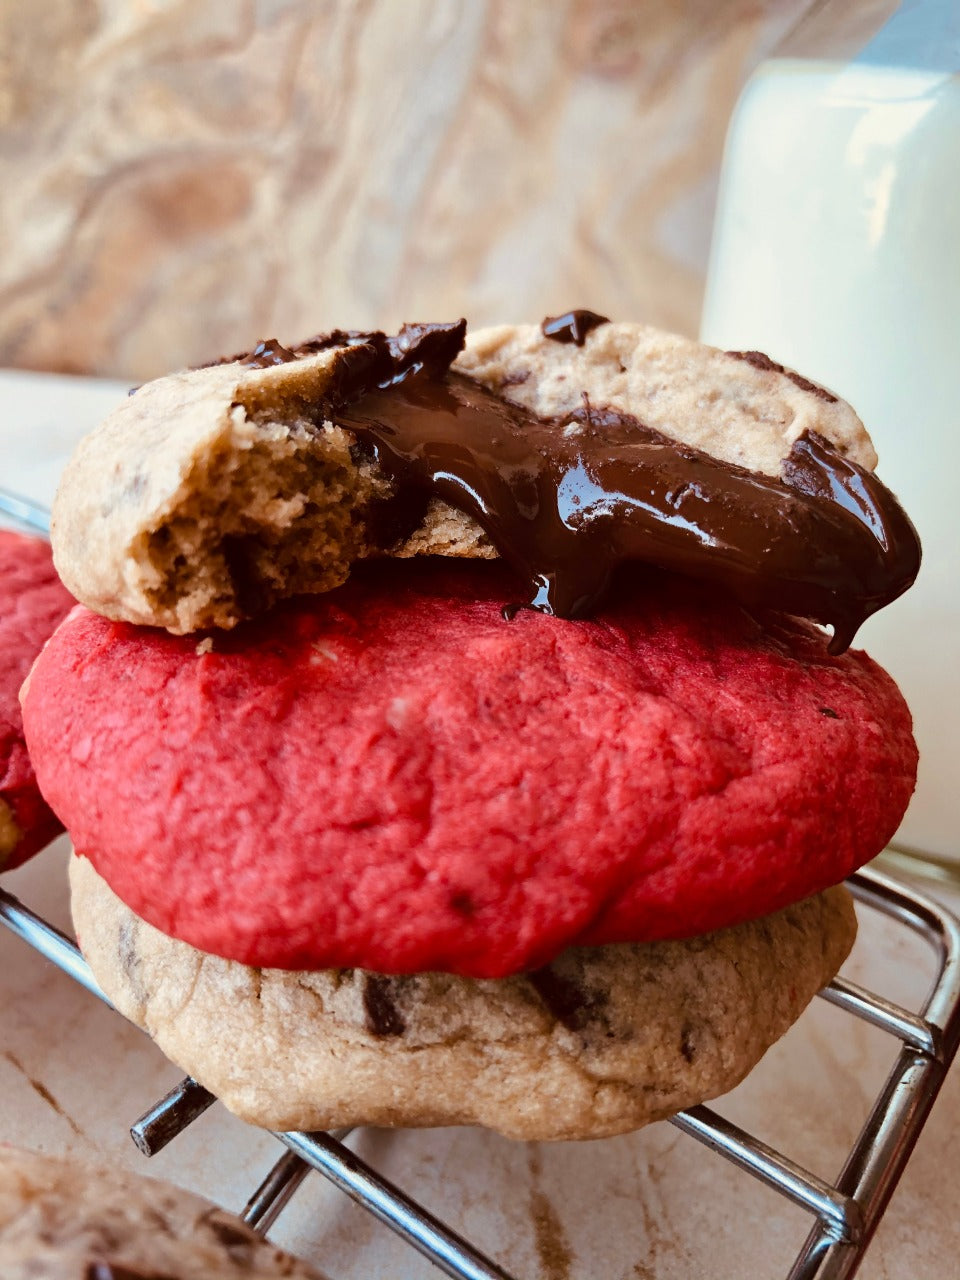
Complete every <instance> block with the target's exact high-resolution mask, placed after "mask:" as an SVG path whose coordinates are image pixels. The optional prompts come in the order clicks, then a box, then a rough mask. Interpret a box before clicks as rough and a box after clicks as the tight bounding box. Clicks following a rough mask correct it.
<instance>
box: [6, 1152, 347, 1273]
mask: <svg viewBox="0 0 960 1280" xmlns="http://www.w3.org/2000/svg"><path fill="white" fill-rule="evenodd" d="M0 1276H3V1280H43V1278H44V1277H49V1278H50V1280H54V1278H55V1280H235V1278H236V1280H239V1278H240V1277H242V1276H245V1277H247V1278H248V1280H251V1278H255V1280H324V1277H323V1276H322V1275H321V1273H320V1272H319V1271H315V1270H314V1269H313V1268H312V1267H308V1266H306V1265H305V1264H304V1263H302V1262H298V1261H297V1259H296V1258H293V1257H291V1256H290V1254H288V1253H281V1252H280V1250H279V1249H275V1248H274V1247H273V1246H272V1245H270V1244H267V1243H266V1242H265V1241H263V1240H261V1239H260V1238H259V1236H256V1235H255V1234H254V1233H253V1232H252V1231H251V1230H250V1228H249V1227H247V1226H245V1225H244V1224H243V1223H242V1222H241V1221H240V1220H239V1218H235V1217H234V1216H233V1214H230V1213H225V1212H224V1211H223V1210H222V1209H217V1208H216V1207H215V1206H214V1205H212V1204H210V1203H209V1202H208V1201H206V1200H201V1199H200V1198H199V1197H198V1196H194V1195H191V1194H190V1193H189V1192H187V1191H181V1190H180V1189H179V1188H178V1187H172V1186H170V1185H169V1184H168V1183H164V1182H157V1181H155V1180H154V1179H152V1178H138V1177H137V1176H136V1175H135V1174H130V1173H119V1172H117V1171H116V1170H114V1169H104V1168H100V1167H98V1166H95V1165H87V1164H81V1163H79V1162H78V1161H75V1160H56V1159H53V1158H52V1157H50V1156H42V1155H37V1154H36V1153H34V1152H32V1151H19V1150H17V1149H16V1148H14V1147H0Z"/></svg>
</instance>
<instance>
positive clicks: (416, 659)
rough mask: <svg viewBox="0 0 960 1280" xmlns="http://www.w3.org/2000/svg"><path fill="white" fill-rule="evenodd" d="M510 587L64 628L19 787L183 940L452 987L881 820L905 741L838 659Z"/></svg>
mask: <svg viewBox="0 0 960 1280" xmlns="http://www.w3.org/2000/svg"><path fill="white" fill-rule="evenodd" d="M621 594H626V593H621ZM508 599H510V583H509V579H507V578H505V577H504V575H503V572H502V570H501V569H500V568H499V567H498V566H496V565H485V564H477V563H475V564H470V565H452V566H451V565H449V564H447V565H443V566H438V565H436V564H433V563H422V564H413V563H404V564H402V565H398V564H397V563H393V564H390V565H389V566H388V567H387V568H386V569H382V568H377V567H368V568H367V569H366V570H365V571H363V572H362V573H360V572H358V573H357V574H356V575H355V577H354V578H353V579H351V581H350V582H349V583H348V584H347V585H346V586H344V587H342V588H340V589H338V590H337V591H335V592H331V593H329V594H327V595H325V596H321V597H316V598H312V599H309V600H300V601H294V602H292V603H290V604H288V605H286V606H283V607H281V608H280V609H279V610H276V611H274V612H273V613H272V614H270V615H269V616H268V617H267V618H265V619H264V620H263V621H262V622H260V623H256V624H246V625H244V626H242V627H240V628H238V629H237V630H236V631H234V632H231V633H229V634H228V635H218V636H216V638H209V639H206V640H200V641H199V643H198V637H197V636H193V637H174V636H171V635H168V634H166V633H163V632H159V631H152V630H146V629H144V628H137V627H133V626H130V625H128V624H124V623H114V622H110V621H107V620H105V619H104V618H101V617H98V616H96V615H94V614H92V613H89V612H87V611H85V610H80V609H78V610H77V611H76V612H75V613H74V614H73V615H72V616H71V618H70V619H69V620H68V621H67V622H66V623H65V624H64V625H63V626H62V627H61V628H60V629H59V630H58V631H57V633H56V635H55V636H54V637H53V639H52V640H51V642H50V644H49V645H48V646H47V648H46V649H45V651H44V653H43V654H42V656H41V657H40V659H39V661H38V662H37V664H36V667H35V669H34V673H33V676H32V678H31V683H30V687H29V691H28V693H27V696H26V698H25V703H24V717H25V723H26V729H27V736H28V741H29V744H30V749H31V753H32V755H33V758H34V761H35V763H36V768H37V773H38V777H39V779H40V783H41V786H42V788H43V792H44V795H45V796H46V797H47V798H48V800H49V801H50V803H51V804H52V806H53V807H54V809H55V810H56V811H57V813H58V814H59V815H60V817H61V818H62V819H63V820H64V822H65V824H66V825H67V827H68V829H69V830H70V832H71V835H72V836H73V839H74V843H75V845H76V847H77V849H78V851H79V852H80V853H82V854H85V855H86V856H87V857H88V858H90V860H91V862H92V863H93V864H94V866H95V867H96V869H97V870H98V871H99V873H100V874H101V875H102V876H103V877H104V878H105V879H106V880H107V881H108V883H109V884H110V885H111V887H112V888H113V889H114V891H115V892H116V893H117V894H118V895H119V896H120V897H121V898H122V899H123V900H124V901H125V902H126V903H127V904H128V905H129V906H130V907H131V908H132V909H133V910H134V911H135V912H136V913H137V914H138V915H140V916H142V917H143V918H144V919H146V920H148V921H149V922H150V923H152V924H154V925H156V926H157V927H158V928H160V929H161V930H163V931H165V932H167V933H169V934H172V935H174V936H175V937H178V938H181V939H183V940H184V941H186V942H189V943H192V944H193V945H194V946H195V947H198V948H200V949H201V950H203V951H208V952H214V953H216V954H220V955H224V956H227V957H229V958H232V959H235V960H239V961H242V962H244V963H247V964H251V965H257V966H263V967H271V968H272V967H279V968H299V969H321V968H345V967H358V968H363V969H370V970H375V971H378V972H380V973H406V972H416V971H424V970H446V971H449V972H453V973H459V974H464V975H469V976H473V977H499V976H503V975H506V974H510V973H515V972H518V971H521V970H529V969H532V968H534V967H536V966H539V965H543V964H545V963H547V962H548V961H549V960H550V959H551V958H552V957H554V956H556V955H557V954H558V953H559V952H560V951H561V950H563V949H564V948H565V947H568V946H571V945H576V944H582V943H590V944H594V943H602V942H611V941H621V940H628V939H629V940H632V941H641V940H648V939H659V938H672V937H686V936H692V935H695V934H701V933H706V932H708V931H710V930H713V929H718V928H721V927H723V926H726V925H731V924H735V923H738V922H741V921H744V920H748V919H752V918H755V917H758V916H761V915H765V914H768V913H770V912H773V911H776V910H778V909H780V908H781V907H783V906H786V905H787V904H790V903H793V902H796V901H798V900H799V899H802V898H805V897H807V896H808V895H810V894H813V893H815V892H818V891H820V890H821V889H824V888H826V887H827V886H829V885H833V884H836V883H837V882H838V881H840V880H842V879H843V878H844V876H846V875H847V874H849V873H850V872H851V871H852V870H853V869H855V868H856V867H858V866H859V865H861V864H862V863H863V862H865V861H867V860H868V859H869V858H871V857H873V856H874V855H875V854H876V853H877V852H879V850H880V849H881V848H882V847H883V845H884V843H885V842H886V841H887V839H888V838H889V837H890V835H891V834H892V833H893V831H894V829H895V828H896V826H897V824H898V822H899V820H900V817H901V815H902V813H903V811H904V809H905V807H906V804H907V801H908V799H909V797H910V794H911V791H912V789H913V785H914V777H915V771H916V760H917V755H916V748H915V745H914V742H913V738H912V735H911V731H910V716H909V713H908V711H907V708H906V706H905V704H904V702H903V699H902V698H901V696H900V694H899V692H898V690H897V689H896V687H895V685H894V684H893V682H892V681H891V680H890V679H889V677H888V676H887V675H886V674H885V673H884V672H883V671H881V670H880V668H879V667H877V666H876V665H875V664H874V663H873V662H872V661H871V660H870V659H869V658H868V657H866V655H864V654H862V653H856V652H850V653H846V654H844V655H843V656H841V657H830V656H828V654H827V652H826V642H825V638H824V636H823V634H822V633H821V632H819V631H818V630H817V629H816V628H814V627H813V626H811V625H808V624H806V623H803V622H799V621H795V620H792V619H788V618H783V617H778V616H776V615H765V616H763V618H762V626H761V625H760V620H758V618H757V617H756V616H754V615H752V614H751V613H749V612H748V611H746V610H745V609H743V608H741V607H739V606H738V605H736V604H733V603H731V602H730V601H729V600H723V599H722V598H720V597H718V596H716V595H713V594H711V593H710V592H709V591H707V590H706V589H702V588H700V587H697V586H695V585H693V584H691V583H690V582H686V581H682V580H679V579H674V580H669V579H667V578H665V577H661V576H660V575H658V574H655V573H650V574H646V575H644V577H643V580H642V582H641V583H640V584H639V586H638V588H637V590H636V592H635V593H634V594H633V599H632V601H631V602H627V603H624V602H620V603H618V604H616V605H615V606H612V607H610V608H609V609H608V610H607V611H606V612H605V613H604V614H603V615H602V617H601V618H599V619H597V620H593V621H573V622H571V621H563V620H560V619H557V618H553V617H549V616H545V615H543V614H538V613H533V612H529V611H525V610H522V611H520V612H519V613H517V615H516V617H515V618H514V619H513V620H512V621H509V622H508V621H505V620H504V618H503V616H502V615H501V605H502V604H503V602H504V600H508ZM107 798H108V799H109V803H107V802H106V801H107Z"/></svg>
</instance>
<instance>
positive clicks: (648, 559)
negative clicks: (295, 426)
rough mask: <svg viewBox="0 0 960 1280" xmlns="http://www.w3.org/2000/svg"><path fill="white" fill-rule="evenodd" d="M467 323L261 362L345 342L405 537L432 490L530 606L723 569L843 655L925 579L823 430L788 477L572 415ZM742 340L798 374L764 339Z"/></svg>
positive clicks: (367, 443) (905, 529)
mask: <svg viewBox="0 0 960 1280" xmlns="http://www.w3.org/2000/svg"><path fill="white" fill-rule="evenodd" d="M603 323H606V321H605V320H604V317H602V316H597V315H595V314H594V313H593V312H589V311H571V312H568V313H567V314H566V315H563V316H557V317H555V318H553V319H548V320H545V321H544V324H543V332H544V333H545V334H546V335H547V336H548V337H551V338H554V339H555V340H557V341H560V342H575V343H577V344H578V345H581V344H582V342H583V340H584V338H585V337H586V334H587V333H588V332H589V331H590V329H591V328H594V327H595V326H596V325H598V324H603ZM465 333H466V321H464V320H460V321H457V322H456V323H454V324H417V325H404V327H403V328H402V329H401V331H400V333H399V334H397V335H396V336H390V337H388V336H387V335H386V334H383V333H380V332H373V333H363V332H358V331H356V330H335V331H334V332H333V333H330V334H321V335H318V336H317V337H316V338H312V339H310V340H309V341H308V342H306V343H303V344H302V345H301V346H300V347H298V348H297V349H296V350H295V351H290V350H288V349H287V348H286V347H282V346H280V344H279V343H276V342H270V343H261V344H260V346H259V347H258V348H257V349H256V351H255V352H254V353H253V357H252V358H251V359H250V360H249V363H251V364H253V363H255V361H261V362H262V363H270V364H273V363H283V362H285V361H287V360H293V359H297V358H299V357H301V356H305V355H309V354H311V353H313V352H317V351H322V350H325V349H328V348H330V347H345V348H346V349H345V350H344V351H343V353H342V356H341V358H340V360H339V362H338V365H337V368H336V370H335V376H334V379H333V384H332V387H331V390H330V393H329V396H328V400H327V402H326V403H325V404H324V406H323V411H324V414H325V416H326V417H327V418H330V419H332V420H334V421H336V422H338V423H339V424H341V425H342V426H344V427H346V428H348V429H349V430H350V431H351V432H353V434H354V435H355V436H356V438H357V441H358V443H359V446H360V448H361V449H363V450H365V451H366V452H368V453H369V454H371V455H372V456H373V457H374V458H375V459H376V461H377V462H378V464H379V466H380V467H381V469H382V470H383V471H384V472H385V473H386V474H387V475H389V476H390V477H391V478H392V479H393V480H394V481H395V483H396V486H397V493H396V496H395V497H394V498H392V499H391V500H390V502H389V506H388V507H385V515H384V520H383V522H382V524H383V527H384V529H385V530H389V531H392V532H393V533H394V534H395V535H396V536H397V537H399V536H402V533H401V532H400V531H403V530H409V529H413V528H415V527H416V525H417V524H418V522H419V521H420V519H421V518H422V515H423V512H424V511H425V509H426V505H427V503H428V501H429V500H430V498H431V497H434V496H436V497H439V498H442V499H443V500H444V501H446V502H448V503H449V504H450V505H451V506H453V507H456V508H458V509H459V510H461V511H464V512H465V513H466V514H467V515H469V516H471V517H472V518H473V519H474V520H476V522H477V523H478V524H479V525H480V526H481V528H483V529H484V530H485V531H486V533H487V534H488V536H489V537H490V540H491V541H492V542H493V544H494V546H495V547H496V548H497V550H498V552H499V553H500V555H501V556H502V557H503V558H504V560H506V561H507V562H508V563H509V564H511V565H512V566H513V568H514V569H515V570H516V572H517V573H518V574H519V575H520V576H521V577H522V579H523V580H524V581H525V582H526V583H527V584H528V588H529V589H528V595H527V600H526V604H527V605H528V606H529V607H531V608H534V609H538V610H541V611H542V612H545V613H553V614H557V615H559V616H560V617H578V616H581V615H583V614H585V613H587V612H589V611H590V610H592V609H594V608H595V607H596V606H597V605H598V604H599V603H600V601H601V600H602V598H603V596H604V594H605V593H606V591H607V589H608V587H609V585H610V581H611V579H612V577H613V574H614V571H615V570H616V569H617V568H618V567H619V566H620V565H622V564H625V563H631V562H640V563H647V564H653V565H657V566H660V567H661V568H665V569H669V570H673V571H676V572H679V573H682V574H686V575H687V576H689V577H693V578H700V579H706V580H707V581H710V582H715V583H719V584H720V585H721V586H723V587H724V588H725V589H726V590H728V591H730V592H731V593H732V594H733V595H734V596H736V597H737V598H738V599H739V600H741V601H742V602H744V603H745V604H747V605H748V606H752V607H761V608H771V609H776V610H780V611H782V612H785V613H791V614H797V615H799V616H801V617H807V618H812V619H814V620H816V621H817V622H820V623H824V624H828V625H832V627H833V629H834V633H833V638H832V640H831V643H830V652H831V653H842V652H843V650H844V649H846V648H847V647H848V646H849V644H850V642H851V641H852V639H853V637H854V635H855V634H856V632H857V630H858V628H859V627H860V625H861V623H862V622H863V621H864V620H865V619H866V618H868V617H869V616H870V615H871V614H872V613H875V612H876V611H877V610H878V609H880V608H882V607H883V606H884V605H886V604H889V603H890V601H891V600H895V599H896V598H897V596H899V595H901V594H902V593H903V592H904V591H906V589H907V588H908V587H909V586H910V585H911V583H912V582H913V580H914V579H915V578H916V576H917V572H918V571H919V567H920V544H919V541H918V539H917V534H916V530H915V529H914V527H913V525H912V524H911V523H910V520H909V518H908V517H907V516H906V514H905V513H904V511H903V509H902V508H901V507H900V505H899V503H898V502H897V500H896V498H894V496H893V494H891V493H890V491H889V490H888V489H887V488H885V486H884V485H883V484H882V483H881V482H880V481H879V480H878V479H877V478H876V476H874V475H873V474H872V473H871V472H869V471H867V470H866V469H865V468H863V467H860V466H858V465H857V464H856V463H854V462H850V461H848V460H847V459H846V458H844V457H843V456H842V455H841V454H840V453H838V451H837V450H836V449H835V448H833V446H832V445H830V444H829V443H828V441H826V440H825V439H823V437H822V436H819V435H817V434H816V433H815V432H812V431H808V432H805V433H804V434H803V435H802V436H801V437H800V439H799V440H797V441H796V442H795V443H794V445H793V447H792V448H791V450H790V453H789V455H788V457H787V458H786V459H785V460H784V463H783V466H782V469H781V476H780V477H779V478H775V477H771V476H766V475H762V474H760V473H759V472H753V471H747V470H745V469H744V468H742V467H737V466H733V465H731V464H729V463H725V462H720V461H719V460H718V459H716V458H714V457H712V456H711V455H709V454H707V453H704V452H703V451H701V450H699V449H694V448H692V447H690V446H688V445H684V444H680V443H677V442H676V441H674V440H671V439H669V438H668V437H666V436H664V435H663V434H662V433H661V432H659V431H656V430H654V429H653V428H651V427H648V426H645V425H644V424H643V423H642V422H640V421H638V420H637V419H636V418H634V417H631V416H630V415H629V414H625V413H621V412H619V411H618V410H615V409H610V408H603V407H593V406H591V405H590V404H589V403H588V402H587V401H586V397H584V405H583V407H582V408H578V409H577V410H576V411H574V412H573V413H571V414H568V415H565V416H564V417H563V418H560V419H557V420H548V419H543V418H539V417H537V416H536V415H535V414H533V413H531V412H529V411H528V410H526V409H524V408H522V407H521V406H519V405H515V404H512V403H511V402H510V401H508V400H506V399H504V398H503V397H502V396H500V395H498V394H497V393H495V392H494V391H491V390H489V389H488V388H486V387H483V386H481V385H480V384H479V383H477V382H475V381H473V380H472V379H471V378H468V377H466V376H464V375H463V374H460V373H452V372H450V365H451V363H452V362H453V360H454V359H456V357H457V355H458V354H459V352H460V351H461V349H462V347H463V341H464V336H465ZM729 354H730V355H731V356H733V357H734V358H737V359H743V360H746V361H748V362H749V363H750V364H753V365H755V366H756V367H758V368H770V369H775V370H778V371H779V370H781V366H780V365H777V364H775V363H774V361H772V360H770V359H769V357H767V356H764V355H763V354H762V353H760V352H731V353H729ZM784 372H788V373H789V371H786V370H785V371H784ZM789 376H790V377H791V378H792V379H793V380H794V381H795V382H796V383H797V385H798V386H801V387H803V388H804V389H805V390H811V391H814V392H816V393H817V394H818V395H821V396H822V397H823V398H824V399H825V400H833V399H834V398H835V397H833V396H832V395H831V393H830V392H828V391H825V390H824V389H823V388H818V387H817V386H816V385H815V384H814V383H808V382H807V380H806V379H805V378H801V377H800V375H799V374H797V375H794V374H792V373H789ZM384 545H386V544H385V543H384ZM515 608H516V606H511V607H508V609H507V610H506V611H505V616H512V614H511V610H513V611H515ZM382 994H384V993H381V992H379V990H374V989H373V988H371V987H368V988H367V991H366V992H365V996H364V1001H365V1004H366V1006H367V1010H368V1014H369V1016H370V1021H371V1026H372V1027H373V1024H374V1023H375V1022H378V1021H379V1022H380V1023H382V1025H383V1026H384V1028H385V1029H384V1030H383V1031H379V1030H378V1031H376V1034H381V1035H384V1034H385V1035H391V1034H394V1035H395V1034H400V1031H393V1030H390V1029H387V1027H388V1025H389V1023H390V1021H391V1017H390V1015H389V1014H387V1013H386V1011H385V1006H384V1014H383V1016H382V1017H380V1016H379V1015H377V1014H375V1013H374V1012H373V1010H374V1009H375V1008H380V1007H381V1005H382V1003H383V1002H382V1001H381V998H380V997H381V995H382ZM391 1011H392V1004H391ZM401 1022H402V1019H401ZM400 1030H401V1031H402V1026H401V1028H400Z"/></svg>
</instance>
